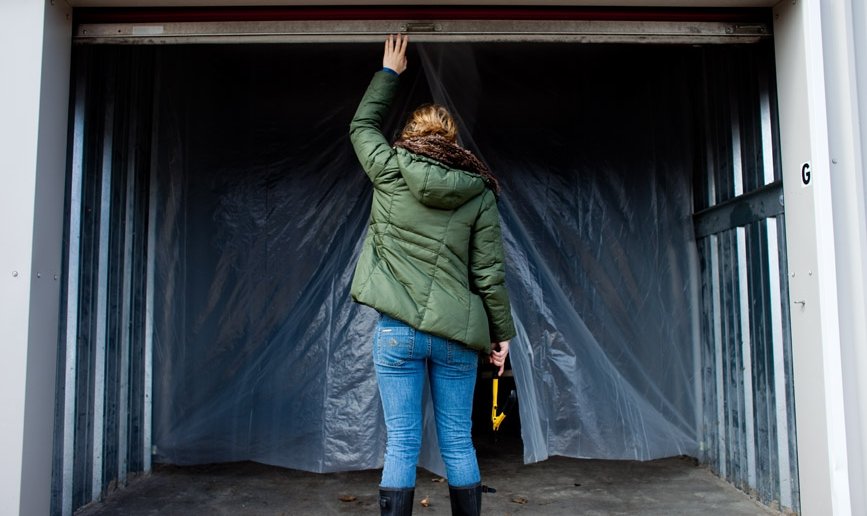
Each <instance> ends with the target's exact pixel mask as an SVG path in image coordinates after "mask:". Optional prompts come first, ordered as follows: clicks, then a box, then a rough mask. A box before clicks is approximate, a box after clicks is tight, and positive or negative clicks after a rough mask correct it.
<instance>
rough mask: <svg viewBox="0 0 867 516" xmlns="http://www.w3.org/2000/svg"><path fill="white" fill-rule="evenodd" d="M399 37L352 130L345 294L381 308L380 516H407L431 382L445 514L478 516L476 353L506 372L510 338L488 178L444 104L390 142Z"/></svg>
mask: <svg viewBox="0 0 867 516" xmlns="http://www.w3.org/2000/svg"><path fill="white" fill-rule="evenodd" d="M406 45H407V38H406V37H405V36H397V37H393V36H389V37H388V39H387V40H386V43H385V54H384V56H383V69H382V70H381V71H379V72H377V73H376V74H375V75H374V77H373V80H372V81H371V83H370V86H369V87H368V88H367V92H366V93H365V95H364V98H363V99H362V100H361V104H360V105H359V107H358V111H357V112H356V113H355V117H354V118H353V119H352V123H351V125H350V137H351V140H352V145H353V147H354V148H355V152H356V154H357V155H358V159H359V160H360V161H361V164H362V167H363V168H364V171H365V173H366V174H367V175H368V176H369V178H370V180H371V181H372V182H373V185H374V189H373V204H372V208H371V213H370V221H369V226H368V230H367V237H366V239H365V241H364V246H363V248H362V251H361V256H360V257H359V259H358V264H357V266H356V270H355V276H354V278H353V281H352V298H353V299H354V300H355V301H357V302H359V303H363V304H366V305H369V306H371V307H373V308H375V309H377V310H378V311H379V312H380V319H379V323H378V324H377V327H376V333H375V336H374V343H373V348H374V349H373V353H374V366H375V369H376V376H377V381H378V383H379V392H380V397H381V398H382V407H383V413H384V415H385V424H386V429H387V432H388V441H387V445H386V452H385V465H384V467H383V471H382V481H381V483H380V508H381V512H382V514H411V512H412V500H413V495H414V488H415V471H416V463H417V460H418V454H419V448H420V446H421V434H422V387H423V386H424V381H425V377H426V376H427V377H428V378H429V381H430V388H431V397H432V398H433V405H434V412H435V416H436V424H437V437H438V439H439V445H440V451H441V453H442V456H443V461H444V462H445V465H446V473H447V476H448V481H449V494H450V498H451V506H452V514H479V511H480V508H481V492H482V487H481V479H480V475H479V466H478V463H477V462H476V453H475V449H474V448H473V443H472V440H471V435H470V429H471V416H472V404H473V389H474V387H475V381H476V369H477V366H478V354H479V353H485V354H486V355H488V361H489V362H490V363H492V364H494V365H495V366H496V367H499V374H502V372H503V364H504V362H505V360H506V355H507V354H508V352H509V339H511V338H512V337H513V336H514V335H515V329H514V324H513V322H512V317H511V313H510V309H509V296H508V292H507V291H506V284H505V276H504V266H503V246H502V241H501V236H500V223H499V214H498V212H497V204H496V193H497V190H498V185H497V181H496V179H495V178H494V176H493V175H492V174H491V173H490V171H489V170H488V169H487V167H486V166H485V165H484V164H483V163H482V162H481V161H479V160H478V159H477V158H476V157H475V156H474V155H473V154H472V153H470V152H469V151H467V150H465V149H463V148H461V147H460V146H459V145H458V144H457V143H456V140H457V127H456V125H455V122H454V119H453V118H452V117H451V115H449V113H448V112H447V111H446V110H445V109H444V108H443V107H441V106H436V105H428V106H422V107H420V108H419V109H417V110H416V111H415V112H414V113H413V114H412V116H411V117H410V119H409V122H407V124H406V127H405V128H404V130H403V133H402V134H401V137H400V139H399V140H398V141H396V142H395V143H394V146H392V145H390V144H389V142H388V141H387V140H386V138H385V137H384V136H383V134H382V130H381V125H382V120H383V118H384V117H385V115H386V114H387V112H388V110H389V106H390V104H391V101H392V98H393V97H394V93H395V91H396V89H397V85H398V76H399V75H400V74H401V73H402V72H403V71H404V70H405V69H406Z"/></svg>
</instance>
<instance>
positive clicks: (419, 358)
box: [373, 315, 480, 488]
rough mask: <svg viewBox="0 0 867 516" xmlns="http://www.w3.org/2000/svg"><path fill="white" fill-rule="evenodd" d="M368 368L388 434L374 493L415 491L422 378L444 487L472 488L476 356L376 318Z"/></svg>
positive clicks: (383, 317)
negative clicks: (427, 391) (426, 382)
mask: <svg viewBox="0 0 867 516" xmlns="http://www.w3.org/2000/svg"><path fill="white" fill-rule="evenodd" d="M373 363H374V367H375V369H376V378H377V381H378V383H379V395H380V397H381V398H382V410H383V413H384V414H385V426H386V430H387V431H388V442H387V444H386V449H385V466H384V467H383V469H382V482H380V487H387V488H407V487H414V486H415V468H416V463H417V462H418V454H419V448H420V447H421V434H422V389H423V387H424V380H425V376H427V377H428V379H429V381H430V390H431V397H432V398H433V406H434V415H435V416H436V424H437V438H438V440H439V445H440V453H442V457H443V462H445V465H446V474H447V476H448V480H449V484H450V485H452V486H455V487H463V486H469V485H474V484H477V483H478V482H479V481H480V476H479V465H478V463H477V462H476V450H475V448H473V441H472V438H471V435H470V430H471V428H472V412H473V390H474V389H475V386H476V369H477V367H478V353H477V352H476V351H474V350H472V349H470V348H468V347H466V346H465V345H463V344H461V343H459V342H455V341H452V340H448V339H444V338H442V337H437V336H434V335H430V334H428V333H425V332H422V331H418V330H416V329H414V328H412V327H411V326H409V325H407V324H406V323H404V322H401V321H398V320H397V319H393V318H391V317H389V316H387V315H381V316H380V319H379V323H378V324H377V325H376V333H375V335H374V338H373Z"/></svg>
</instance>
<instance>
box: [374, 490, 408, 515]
mask: <svg viewBox="0 0 867 516" xmlns="http://www.w3.org/2000/svg"><path fill="white" fill-rule="evenodd" d="M413 496H415V489H414V488H412V487H408V488H405V489H390V488H387V487H385V488H384V487H380V488H379V514H380V515H381V516H410V515H411V514H412V498H413Z"/></svg>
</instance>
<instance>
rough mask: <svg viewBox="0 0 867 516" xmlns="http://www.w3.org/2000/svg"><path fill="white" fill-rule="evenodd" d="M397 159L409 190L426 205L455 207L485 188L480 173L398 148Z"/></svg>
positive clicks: (442, 207) (443, 207) (448, 208)
mask: <svg viewBox="0 0 867 516" xmlns="http://www.w3.org/2000/svg"><path fill="white" fill-rule="evenodd" d="M397 163H398V166H399V167H400V173H401V175H403V178H404V180H405V181H406V185H407V187H409V191H410V192H411V193H412V195H413V196H415V198H416V199H418V201H419V202H420V203H422V204H424V205H425V206H430V207H431V208H439V209H446V210H453V209H455V208H458V207H460V206H463V205H464V204H465V203H466V202H467V201H469V200H470V199H472V198H473V197H475V196H477V195H479V194H480V193H482V192H483V191H484V190H485V182H484V180H483V179H482V177H481V176H479V175H478V174H473V173H472V172H467V171H466V170H460V169H456V168H451V167H449V166H448V165H445V164H443V163H440V162H439V161H436V160H434V159H431V158H428V157H427V156H422V155H420V154H414V153H412V152H410V151H408V150H406V149H404V148H401V147H398V148H397Z"/></svg>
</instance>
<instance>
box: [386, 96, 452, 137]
mask: <svg viewBox="0 0 867 516" xmlns="http://www.w3.org/2000/svg"><path fill="white" fill-rule="evenodd" d="M431 134H438V135H440V136H442V137H444V138H446V139H448V140H449V141H452V142H454V141H457V139H458V124H456V123H455V119H454V118H453V117H452V115H451V113H449V112H448V110H447V109H446V108H444V107H443V106H440V105H439V104H425V105H423V106H420V107H419V108H418V109H416V110H415V111H413V112H412V115H410V117H409V120H408V121H407V122H406V125H405V126H404V127H403V131H402V132H401V133H400V138H401V139H402V140H405V139H407V138H416V137H419V136H428V135H431Z"/></svg>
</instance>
